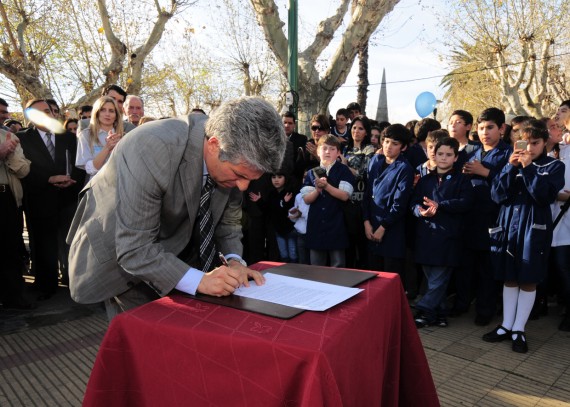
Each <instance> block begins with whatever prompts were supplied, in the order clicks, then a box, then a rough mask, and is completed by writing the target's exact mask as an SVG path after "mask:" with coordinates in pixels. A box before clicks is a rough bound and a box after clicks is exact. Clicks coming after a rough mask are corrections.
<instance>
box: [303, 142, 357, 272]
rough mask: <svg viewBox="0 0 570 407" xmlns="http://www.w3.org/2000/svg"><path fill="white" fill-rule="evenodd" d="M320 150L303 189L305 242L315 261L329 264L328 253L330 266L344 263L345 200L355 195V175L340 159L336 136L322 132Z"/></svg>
mask: <svg viewBox="0 0 570 407" xmlns="http://www.w3.org/2000/svg"><path fill="white" fill-rule="evenodd" d="M317 154H318V156H319V158H320V160H321V161H320V166H319V167H317V168H314V169H313V170H310V171H308V172H307V176H306V178H305V183H304V186H303V188H302V189H301V194H302V195H303V200H304V201H305V203H306V204H307V205H310V207H309V216H308V219H307V234H306V241H305V244H306V247H307V248H308V249H309V250H310V260H311V264H312V265H315V266H326V265H327V257H328V258H329V261H330V266H331V267H345V264H346V255H345V250H346V248H347V247H348V245H349V242H348V233H347V230H346V225H345V223H344V216H343V210H342V203H343V202H346V201H348V200H349V199H350V196H351V195H352V192H353V190H354V186H353V185H354V175H352V172H351V171H350V169H349V168H348V167H347V166H346V165H344V164H342V163H341V162H339V161H338V158H339V157H340V143H339V141H338V139H337V138H336V137H335V136H333V135H330V134H329V135H326V136H322V137H321V138H320V139H319V142H318V147H317Z"/></svg>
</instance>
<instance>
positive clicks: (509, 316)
mask: <svg viewBox="0 0 570 407" xmlns="http://www.w3.org/2000/svg"><path fill="white" fill-rule="evenodd" d="M518 300H519V288H518V287H507V286H506V285H505V286H503V323H502V324H501V325H502V326H504V327H505V328H507V329H511V328H512V327H513V324H514V323H515V317H516V315H517V302H518ZM497 333H498V334H499V335H502V334H505V333H506V332H505V331H503V330H502V329H499V330H498V331H497Z"/></svg>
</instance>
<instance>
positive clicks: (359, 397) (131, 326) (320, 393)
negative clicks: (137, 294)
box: [83, 263, 439, 407]
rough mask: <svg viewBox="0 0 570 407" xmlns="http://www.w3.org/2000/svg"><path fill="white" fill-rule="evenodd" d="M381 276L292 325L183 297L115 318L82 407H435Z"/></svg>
mask: <svg viewBox="0 0 570 407" xmlns="http://www.w3.org/2000/svg"><path fill="white" fill-rule="evenodd" d="M270 265H272V264H271V263H259V264H258V265H256V266H257V267H256V268H257V269H263V268H267V267H269V266H270ZM331 272H334V270H331ZM379 275H380V278H375V279H372V280H369V281H368V282H366V283H364V284H362V285H361V288H364V291H363V292H361V293H360V294H358V295H357V296H355V297H353V298H352V299H350V300H348V301H346V302H344V303H342V304H340V305H338V306H336V307H334V308H332V309H330V310H329V311H325V312H309V311H307V312H304V313H302V314H301V315H299V316H297V317H295V318H293V319H290V320H281V319H276V318H272V317H267V316H263V315H259V314H255V313H251V312H246V311H240V310H236V309H232V308H228V307H224V306H219V305H213V304H208V303H205V302H201V301H198V300H193V299H190V298H187V297H184V296H182V295H172V296H169V297H164V298H162V299H160V300H157V301H154V302H152V303H150V304H146V305H144V306H142V307H139V308H136V309H134V310H132V311H130V312H126V313H124V314H121V315H119V316H118V317H116V318H115V319H114V320H113V321H112V323H111V325H110V327H109V330H108V331H107V334H106V335H105V338H104V339H103V343H102V344H101V347H100V349H99V353H98V355H97V359H96V361H95V366H94V367H93V371H92V373H91V377H90V379H89V383H88V386H87V390H86V393H85V398H84V401H83V405H84V406H137V407H142V406H153V407H156V406H223V407H227V406H247V407H250V406H260V407H261V406H262V407H270V406H291V407H292V406H295V407H296V406H306V407H315V406H327V407H334V406H348V407H354V406H363V407H370V406H398V405H400V406H419V405H421V406H438V405H439V401H438V398H437V394H436V391H435V387H434V384H433V380H432V377H431V373H430V370H429V366H428V363H427V360H426V357H425V354H424V351H423V348H422V344H421V342H420V339H419V336H418V333H417V331H416V328H415V325H414V322H413V319H412V317H411V313H410V310H409V308H408V304H407V301H406V297H405V295H404V292H403V290H402V287H401V284H400V280H399V278H398V276H397V275H395V274H389V273H379Z"/></svg>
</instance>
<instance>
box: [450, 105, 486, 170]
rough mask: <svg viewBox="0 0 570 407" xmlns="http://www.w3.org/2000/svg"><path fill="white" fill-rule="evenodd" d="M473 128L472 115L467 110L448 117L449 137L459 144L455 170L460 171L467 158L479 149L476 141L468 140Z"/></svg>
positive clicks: (457, 111)
mask: <svg viewBox="0 0 570 407" xmlns="http://www.w3.org/2000/svg"><path fill="white" fill-rule="evenodd" d="M472 127H473V115H472V114H471V113H469V112H468V111H467V110H459V109H458V110H454V111H453V112H451V116H449V122H448V124H447V130H448V131H449V135H450V136H451V137H453V138H454V139H456V140H457V141H458V142H459V157H458V158H457V161H456V162H455V168H456V169H458V170H459V171H461V169H462V168H463V165H464V164H465V163H466V162H467V161H468V160H469V156H470V154H471V153H473V152H474V151H475V150H477V149H478V148H480V147H481V143H479V142H478V141H473V140H469V133H470V132H471V128H472Z"/></svg>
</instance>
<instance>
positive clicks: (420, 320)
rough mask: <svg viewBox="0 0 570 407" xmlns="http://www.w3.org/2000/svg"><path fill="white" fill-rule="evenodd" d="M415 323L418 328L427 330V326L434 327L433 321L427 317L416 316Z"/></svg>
mask: <svg viewBox="0 0 570 407" xmlns="http://www.w3.org/2000/svg"><path fill="white" fill-rule="evenodd" d="M414 322H415V323H416V328H425V327H426V326H430V325H433V321H430V320H429V319H428V318H427V317H426V316H425V315H423V314H418V315H416V317H415V319H414Z"/></svg>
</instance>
